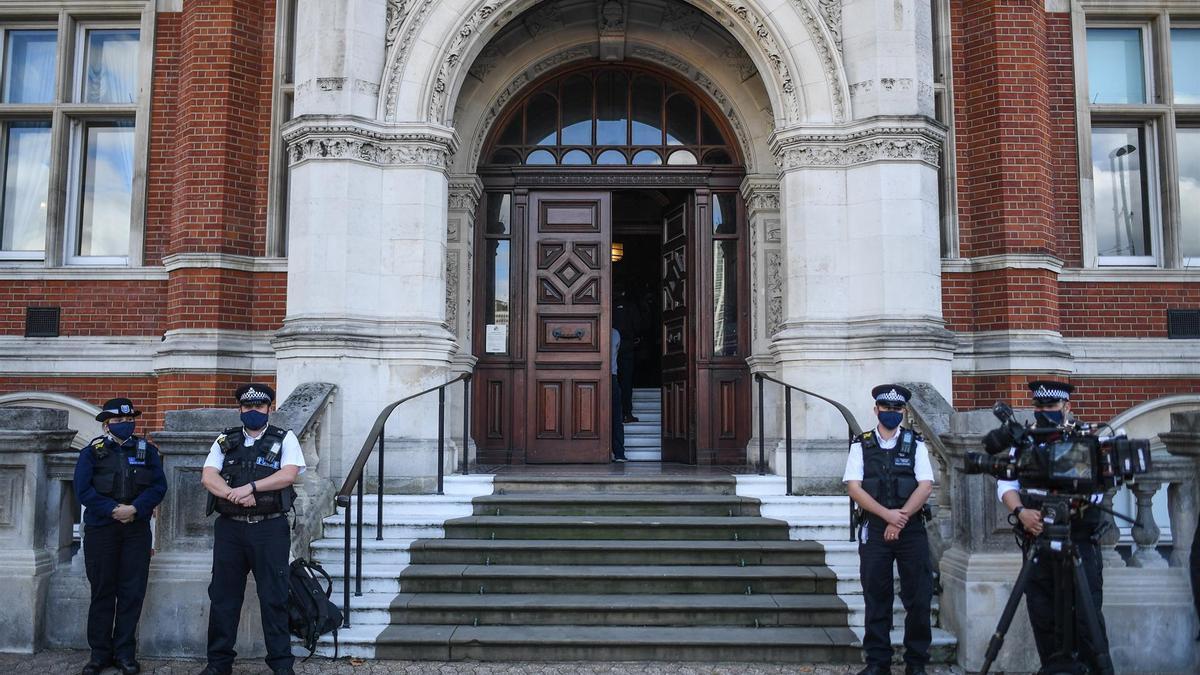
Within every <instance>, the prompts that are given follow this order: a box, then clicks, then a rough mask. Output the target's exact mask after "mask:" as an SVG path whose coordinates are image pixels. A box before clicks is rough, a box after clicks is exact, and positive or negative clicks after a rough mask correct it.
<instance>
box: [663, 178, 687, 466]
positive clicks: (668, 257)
mask: <svg viewBox="0 0 1200 675" xmlns="http://www.w3.org/2000/svg"><path fill="white" fill-rule="evenodd" d="M690 202H691V200H688V202H687V203H684V204H680V205H679V206H678V207H676V208H674V209H672V210H670V211H668V212H667V214H666V217H665V218H664V219H663V230H662V237H663V238H662V270H661V275H662V276H661V281H662V322H663V325H662V331H663V334H662V337H663V339H662V371H663V373H662V381H663V384H662V391H663V395H662V419H663V428H662V458H663V461H664V462H684V463H691V462H692V461H694V449H695V445H694V443H693V440H694V439H693V438H692V434H691V433H690V430H691V427H692V424H691V416H692V414H693V412H694V411H693V407H692V405H691V388H690V386H689V383H690V380H691V377H690V375H689V372H688V371H689V369H690V368H691V363H690V357H691V353H692V339H691V331H690V330H689V329H690V320H691V312H690V307H691V304H692V303H691V301H690V300H689V292H691V291H692V289H691V288H689V286H690V284H689V278H688V269H689V268H690V267H691V265H690V264H689V262H688V255H689V250H688V232H689V230H690V229H691V228H690V227H689V218H690V217H689V213H690V205H691V204H690Z"/></svg>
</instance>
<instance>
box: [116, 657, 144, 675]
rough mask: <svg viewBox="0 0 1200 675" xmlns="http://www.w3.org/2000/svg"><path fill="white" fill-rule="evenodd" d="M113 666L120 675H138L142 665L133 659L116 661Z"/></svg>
mask: <svg viewBox="0 0 1200 675" xmlns="http://www.w3.org/2000/svg"><path fill="white" fill-rule="evenodd" d="M114 665H115V666H116V667H117V668H118V669H119V670H120V671H121V675H138V673H140V672H142V664H140V663H138V662H137V661H135V660H133V659H130V660H128V661H117V662H116V663H115V664H114Z"/></svg>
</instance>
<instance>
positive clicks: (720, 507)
mask: <svg viewBox="0 0 1200 675" xmlns="http://www.w3.org/2000/svg"><path fill="white" fill-rule="evenodd" d="M474 512H475V515H478V516H725V517H729V516H757V515H758V501H757V500H755V499H750V498H748V497H737V496H734V495H640V494H615V495H597V494H591V495H534V494H516V495H512V494H505V495H487V496H484V497H476V498H475V501H474Z"/></svg>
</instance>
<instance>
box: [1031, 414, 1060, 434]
mask: <svg viewBox="0 0 1200 675" xmlns="http://www.w3.org/2000/svg"><path fill="white" fill-rule="evenodd" d="M1064 419H1066V413H1065V412H1063V411H1062V410H1035V411H1034V412H1033V420H1034V423H1035V424H1036V425H1037V426H1038V427H1039V428H1041V429H1048V428H1051V427H1057V426H1061V425H1062V423H1063V420H1064Z"/></svg>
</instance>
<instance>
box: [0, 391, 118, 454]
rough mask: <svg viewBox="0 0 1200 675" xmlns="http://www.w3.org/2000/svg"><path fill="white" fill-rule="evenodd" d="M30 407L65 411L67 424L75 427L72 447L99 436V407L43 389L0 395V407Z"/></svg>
mask: <svg viewBox="0 0 1200 675" xmlns="http://www.w3.org/2000/svg"><path fill="white" fill-rule="evenodd" d="M11 407H30V408H53V409H55V410H65V411H67V425H68V428H70V429H75V431H76V433H75V438H74V439H72V440H71V447H72V448H76V449H78V448H82V447H83V446H84V445H86V444H87V442H88V441H89V440H91V439H93V438H95V437H96V436H99V435H100V433H101V431H102V428H101V426H100V423H99V422H97V421H96V414H97V413H99V412H100V408H98V407H96V406H94V405H92V404H91V403H88V402H87V401H83V400H80V399H77V398H75V397H73V396H67V395H66V394H54V393H49V392H43V391H22V392H16V393H13V394H5V395H3V396H0V408H11Z"/></svg>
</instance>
